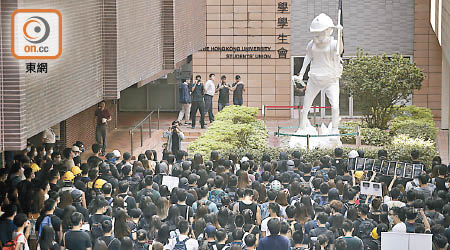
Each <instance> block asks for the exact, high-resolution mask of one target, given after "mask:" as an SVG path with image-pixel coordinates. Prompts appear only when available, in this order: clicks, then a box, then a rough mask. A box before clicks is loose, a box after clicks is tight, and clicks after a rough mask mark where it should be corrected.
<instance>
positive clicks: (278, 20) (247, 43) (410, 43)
mask: <svg viewBox="0 0 450 250" xmlns="http://www.w3.org/2000/svg"><path fill="white" fill-rule="evenodd" d="M436 1H439V0H436ZM443 1H444V0H443ZM337 12H338V0H332V1H330V0H296V1H290V0H208V1H207V14H206V16H207V20H206V36H207V45H206V47H205V48H204V49H203V50H202V51H200V52H197V53H195V54H194V56H193V74H194V75H196V74H199V75H201V76H202V78H203V79H205V78H206V77H207V75H209V74H210V73H215V74H216V76H220V75H226V76H227V79H228V81H230V82H231V81H232V80H233V77H234V76H235V75H241V76H243V77H242V78H243V81H244V82H245V83H246V86H247V92H246V93H245V94H244V104H245V105H248V106H254V107H258V108H259V109H260V110H261V109H262V107H263V105H279V106H284V105H293V104H294V98H293V89H292V87H291V82H290V76H291V75H293V74H294V73H296V72H298V71H299V70H300V68H301V65H302V62H303V57H304V56H305V50H306V46H307V44H308V42H309V41H310V40H311V39H312V34H311V33H310V32H309V26H310V24H311V21H312V20H313V19H314V17H315V16H317V15H318V14H320V13H326V14H328V15H329V16H330V17H331V18H332V19H333V20H334V22H335V23H337ZM429 15H430V14H429V0H415V1H411V0H389V1H378V0H368V1H358V0H345V1H343V22H344V42H345V53H344V58H351V57H353V56H355V55H356V52H357V50H358V49H363V50H365V51H367V52H369V53H370V54H383V53H386V54H387V55H392V54H394V53H401V54H402V55H403V56H406V57H409V58H411V60H413V61H415V62H416V63H417V65H418V66H419V67H421V68H422V69H424V71H425V73H426V79H425V81H424V82H423V87H422V89H421V90H419V91H416V92H415V93H414V95H413V96H412V103H413V104H416V105H418V106H424V107H429V108H431V109H432V111H433V114H434V116H435V118H436V119H440V117H441V95H440V87H441V85H440V79H441V72H440V66H441V60H440V57H439V52H440V47H439V46H436V45H438V44H437V39H436V38H435V37H434V35H433V37H432V36H430V34H431V32H430V30H431V25H430V23H429ZM427 18H428V19H427ZM256 50H259V51H256ZM280 52H283V53H284V54H282V53H280ZM284 56H286V58H284ZM218 81H219V80H217V83H218ZM438 82H439V83H438ZM215 98H216V99H217V96H216V97H215ZM340 99H341V100H340V101H341V114H342V115H343V116H348V117H352V116H357V115H358V114H359V110H358V105H357V104H354V103H353V101H352V99H351V98H349V97H348V95H346V94H345V93H342V94H341V98H340ZM314 103H315V104H316V105H327V104H328V102H327V100H326V99H325V96H324V94H322V95H320V96H318V97H317V99H316V100H315V102H314ZM214 108H217V102H215V103H214ZM260 114H261V112H260ZM266 115H268V116H278V117H286V116H289V115H293V113H290V112H289V111H286V110H280V111H268V112H267V113H266ZM321 115H322V116H323V117H325V116H327V115H329V111H325V110H323V111H322V113H321Z"/></svg>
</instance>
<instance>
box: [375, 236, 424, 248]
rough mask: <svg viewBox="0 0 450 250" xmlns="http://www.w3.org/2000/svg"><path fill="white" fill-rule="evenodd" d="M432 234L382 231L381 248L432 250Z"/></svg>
mask: <svg viewBox="0 0 450 250" xmlns="http://www.w3.org/2000/svg"><path fill="white" fill-rule="evenodd" d="M432 236H433V235H432V234H416V233H393V232H382V233H381V249H400V248H399V246H401V249H402V250H403V249H404V250H432V246H433V243H432Z"/></svg>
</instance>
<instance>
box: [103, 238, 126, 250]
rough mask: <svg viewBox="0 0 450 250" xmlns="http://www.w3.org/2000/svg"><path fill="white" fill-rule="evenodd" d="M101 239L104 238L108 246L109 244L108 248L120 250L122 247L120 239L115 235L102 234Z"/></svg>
mask: <svg viewBox="0 0 450 250" xmlns="http://www.w3.org/2000/svg"><path fill="white" fill-rule="evenodd" d="M99 239H100V240H103V241H104V242H105V243H106V246H108V250H119V249H120V245H121V243H120V240H119V239H117V238H115V237H113V236H102V237H100V238H99Z"/></svg>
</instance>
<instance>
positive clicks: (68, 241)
mask: <svg viewBox="0 0 450 250" xmlns="http://www.w3.org/2000/svg"><path fill="white" fill-rule="evenodd" d="M61 245H62V246H64V247H65V248H66V249H69V250H85V249H87V248H88V247H92V242H91V237H90V236H89V234H88V233H86V232H85V231H81V230H69V231H68V232H67V233H66V234H64V241H62V242H61Z"/></svg>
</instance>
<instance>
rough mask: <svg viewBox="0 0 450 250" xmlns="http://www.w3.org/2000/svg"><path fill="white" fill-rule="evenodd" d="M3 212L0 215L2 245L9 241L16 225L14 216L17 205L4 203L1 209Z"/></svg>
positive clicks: (0, 240) (0, 241) (0, 239)
mask: <svg viewBox="0 0 450 250" xmlns="http://www.w3.org/2000/svg"><path fill="white" fill-rule="evenodd" d="M3 210H4V211H2V212H4V213H3V214H2V216H1V217H0V243H1V244H2V245H4V244H5V243H6V242H8V241H11V240H12V239H13V238H12V235H13V232H14V230H16V228H17V227H16V225H14V217H15V216H16V214H17V206H16V205H14V204H9V205H6V206H5V208H4V209H3Z"/></svg>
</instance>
